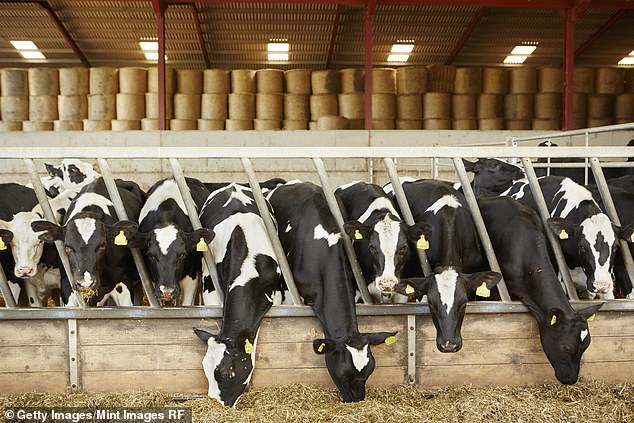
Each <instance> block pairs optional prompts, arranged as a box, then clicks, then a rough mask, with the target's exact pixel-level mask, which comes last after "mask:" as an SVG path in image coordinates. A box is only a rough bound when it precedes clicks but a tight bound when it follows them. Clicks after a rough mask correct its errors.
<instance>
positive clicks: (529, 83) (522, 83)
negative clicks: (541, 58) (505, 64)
mask: <svg viewBox="0 0 634 423" xmlns="http://www.w3.org/2000/svg"><path fill="white" fill-rule="evenodd" d="M509 73H510V78H509V89H510V92H511V94H535V93H536V92H537V68H533V67H530V66H519V67H516V68H511V70H510V72H509Z"/></svg>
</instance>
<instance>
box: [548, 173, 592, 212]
mask: <svg viewBox="0 0 634 423" xmlns="http://www.w3.org/2000/svg"><path fill="white" fill-rule="evenodd" d="M559 193H562V195H561V198H560V199H559V201H558V202H557V205H556V206H555V208H554V209H553V211H554V210H556V209H557V208H558V206H559V203H561V202H562V201H566V205H565V207H564V209H563V210H562V211H561V212H560V213H559V214H558V216H559V217H563V218H565V217H566V216H568V215H569V214H570V212H571V211H573V210H574V209H576V208H577V207H579V204H581V202H582V201H592V202H594V200H593V199H592V193H590V191H588V190H587V189H586V188H585V187H584V186H582V185H579V184H578V183H576V182H575V181H573V180H572V179H569V178H564V179H563V180H562V181H561V186H560V188H559V191H557V192H556V193H555V197H556V196H557V194H559ZM551 215H552V211H551Z"/></svg>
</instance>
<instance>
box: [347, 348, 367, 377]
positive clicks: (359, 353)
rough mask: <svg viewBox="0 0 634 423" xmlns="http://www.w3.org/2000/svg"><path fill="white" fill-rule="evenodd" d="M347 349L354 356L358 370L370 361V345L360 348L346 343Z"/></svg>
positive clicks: (353, 360) (355, 366)
mask: <svg viewBox="0 0 634 423" xmlns="http://www.w3.org/2000/svg"><path fill="white" fill-rule="evenodd" d="M346 349H347V350H348V351H349V352H350V355H351V356H352V364H354V368H355V369H357V371H358V372H361V371H362V370H363V369H365V366H367V365H368V363H369V362H370V354H368V346H367V345H364V346H363V348H361V349H360V350H358V349H356V348H355V347H351V346H350V345H346Z"/></svg>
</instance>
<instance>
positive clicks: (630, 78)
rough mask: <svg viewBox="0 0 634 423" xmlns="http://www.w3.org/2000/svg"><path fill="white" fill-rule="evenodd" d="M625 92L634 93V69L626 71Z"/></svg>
mask: <svg viewBox="0 0 634 423" xmlns="http://www.w3.org/2000/svg"><path fill="white" fill-rule="evenodd" d="M625 92H626V93H634V68H629V69H625Z"/></svg>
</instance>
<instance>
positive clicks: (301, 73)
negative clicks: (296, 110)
mask: <svg viewBox="0 0 634 423" xmlns="http://www.w3.org/2000/svg"><path fill="white" fill-rule="evenodd" d="M310 74H311V70H310V69H291V70H287V71H286V72H284V81H285V82H286V92H287V93H288V94H303V95H310V84H311V76H310Z"/></svg>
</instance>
